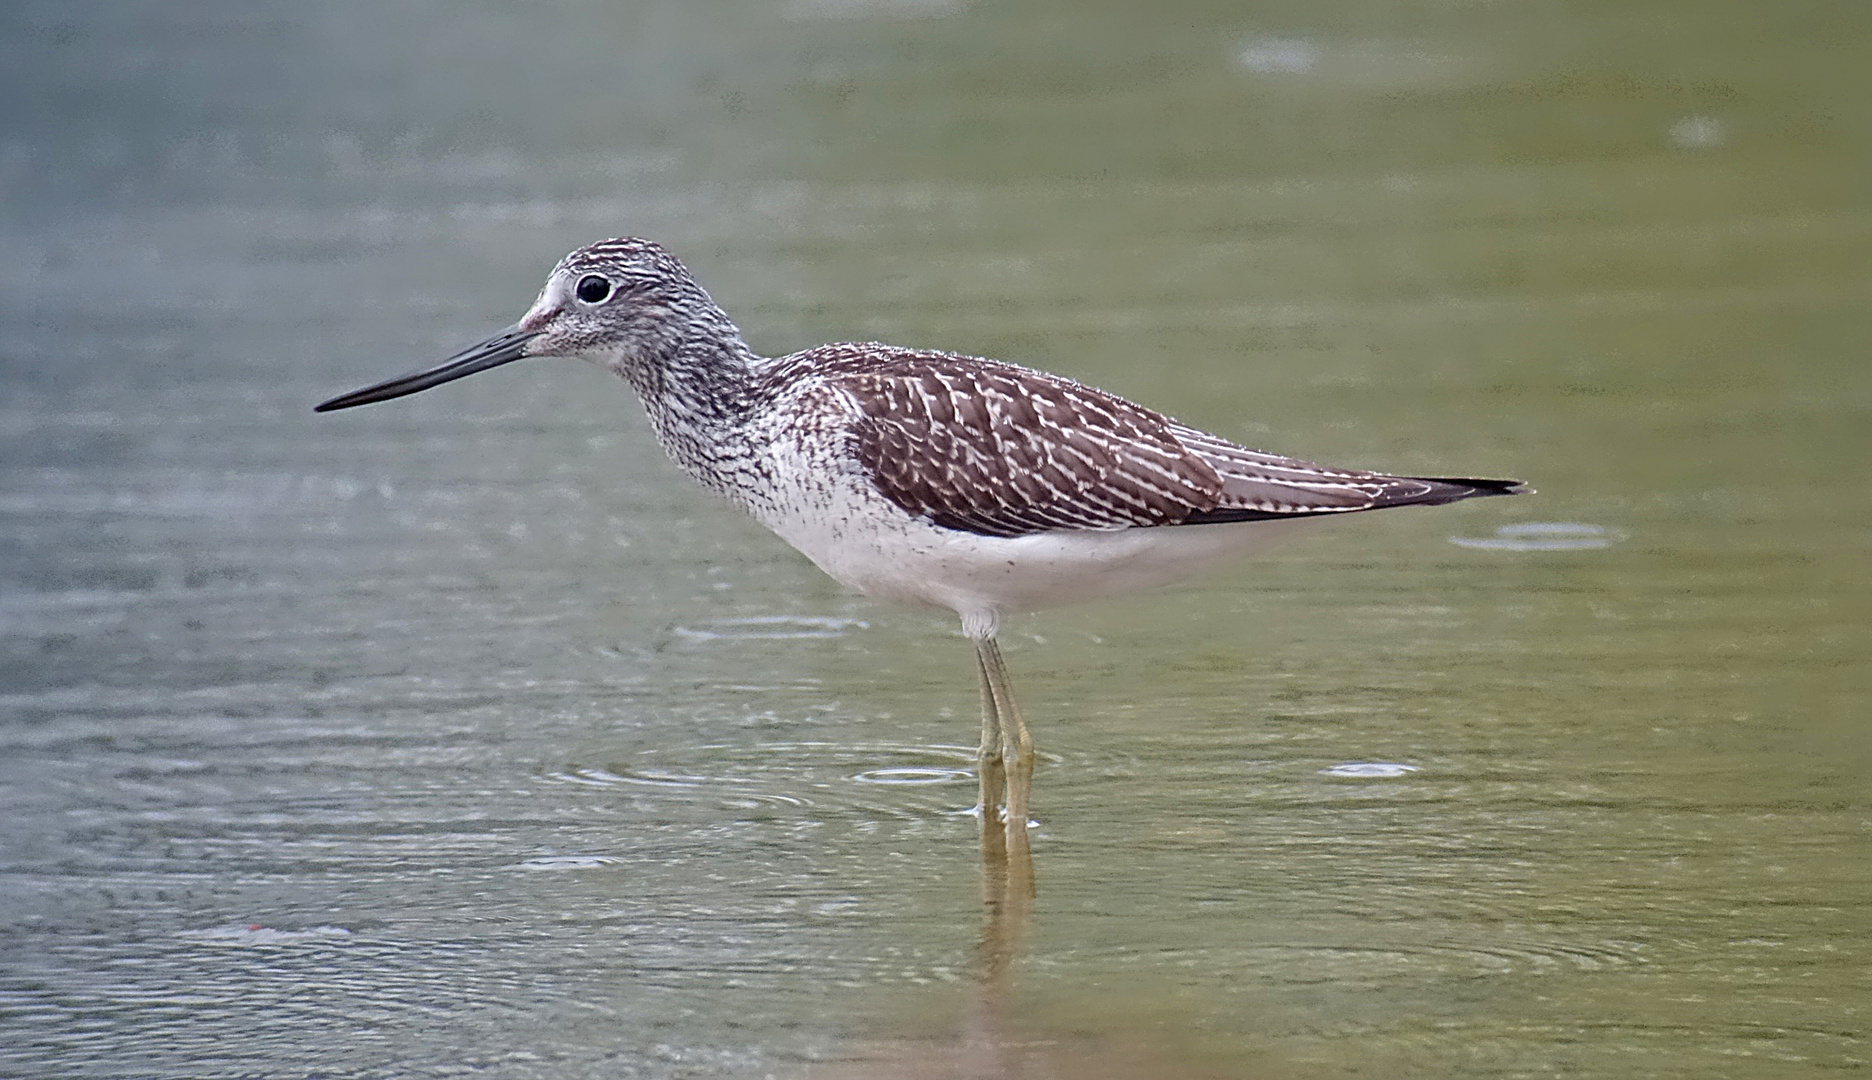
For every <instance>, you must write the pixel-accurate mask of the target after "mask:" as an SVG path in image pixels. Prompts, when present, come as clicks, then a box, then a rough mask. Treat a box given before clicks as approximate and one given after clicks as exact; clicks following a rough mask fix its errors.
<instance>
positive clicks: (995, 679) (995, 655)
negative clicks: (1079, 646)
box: [975, 637, 1034, 857]
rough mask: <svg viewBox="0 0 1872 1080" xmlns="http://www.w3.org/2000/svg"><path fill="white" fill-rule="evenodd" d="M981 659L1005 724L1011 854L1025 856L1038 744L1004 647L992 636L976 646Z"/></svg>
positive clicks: (1003, 737) (1003, 749) (1003, 754)
mask: <svg viewBox="0 0 1872 1080" xmlns="http://www.w3.org/2000/svg"><path fill="white" fill-rule="evenodd" d="M975 651H976V655H978V656H979V657H980V658H981V667H982V678H983V680H984V682H985V684H986V687H987V689H988V693H989V697H990V698H992V699H993V702H994V709H995V714H996V715H997V716H998V717H999V718H1000V721H1001V748H1000V749H1001V757H1002V759H1003V768H1004V770H1005V771H1006V776H1007V839H1008V848H1009V853H1010V855H1014V854H1015V853H1016V852H1017V851H1018V854H1019V855H1020V856H1022V857H1024V856H1025V854H1026V850H1027V799H1028V795H1029V793H1030V792H1031V791H1032V790H1033V766H1034V743H1033V735H1032V734H1030V733H1029V732H1028V730H1027V722H1026V721H1025V720H1023V719H1021V713H1020V704H1019V703H1018V702H1016V701H1015V700H1014V684H1013V683H1012V682H1011V681H1010V680H1009V679H1008V673H1007V665H1006V664H1004V663H1002V662H1001V647H1000V646H999V645H997V644H996V643H995V639H994V638H992V637H987V638H982V639H981V640H980V641H978V642H976V644H975Z"/></svg>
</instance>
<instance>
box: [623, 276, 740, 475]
mask: <svg viewBox="0 0 1872 1080" xmlns="http://www.w3.org/2000/svg"><path fill="white" fill-rule="evenodd" d="M685 284H686V285H687V286H688V288H685V289H683V290H682V292H683V293H686V294H688V295H679V296H676V297H671V298H669V300H668V302H666V303H657V304H649V305H644V306H641V307H638V308H636V309H634V310H633V311H632V313H631V318H630V322H631V324H632V325H631V326H630V327H629V328H628V332H627V334H626V336H625V345H624V347H622V348H620V349H618V350H617V351H615V352H613V353H612V355H611V356H610V357H609V363H608V365H607V366H609V367H610V368H611V370H613V371H615V372H616V373H617V374H618V375H620V376H622V377H623V378H624V379H625V381H627V382H629V383H630V384H631V387H632V389H634V390H636V391H637V396H638V397H639V398H640V399H641V400H642V401H643V406H644V411H645V412H646V413H647V414H648V415H649V417H650V426H651V428H652V429H653V430H654V431H655V433H656V439H657V442H658V443H660V444H661V445H662V447H663V449H664V450H665V451H667V452H668V453H669V455H670V457H671V458H672V459H674V460H675V462H676V463H677V464H678V465H680V466H681V467H682V469H683V471H684V472H687V473H688V474H689V475H690V476H692V477H694V478H695V479H696V480H697V481H699V482H700V483H702V484H703V485H704V486H706V487H709V488H713V489H715V490H717V491H724V492H728V491H731V489H732V488H733V487H734V486H735V485H734V484H733V482H732V479H731V475H730V474H732V473H733V472H735V471H736V463H737V462H738V461H741V460H743V459H744V458H745V456H746V451H745V447H746V440H745V437H744V435H743V431H744V429H745V427H746V426H747V423H748V420H749V418H750V416H751V414H752V412H753V410H754V408H755V403H756V401H757V400H758V395H757V393H756V389H755V384H756V381H757V379H758V372H759V369H760V368H761V367H762V366H763V365H764V364H765V361H764V360H763V359H762V358H761V357H760V356H759V355H758V354H756V353H755V352H754V350H752V349H750V348H749V347H748V345H747V342H746V341H744V340H742V337H741V331H740V330H739V329H738V328H737V327H736V326H735V324H734V323H733V322H732V321H730V319H729V318H728V315H727V313H726V312H724V311H722V309H721V307H720V306H719V305H717V304H716V303H715V302H714V300H712V299H710V298H709V295H708V294H707V293H705V292H703V291H702V289H701V287H700V286H697V285H695V284H694V283H693V282H687V283H685ZM690 289H693V293H690Z"/></svg>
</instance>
